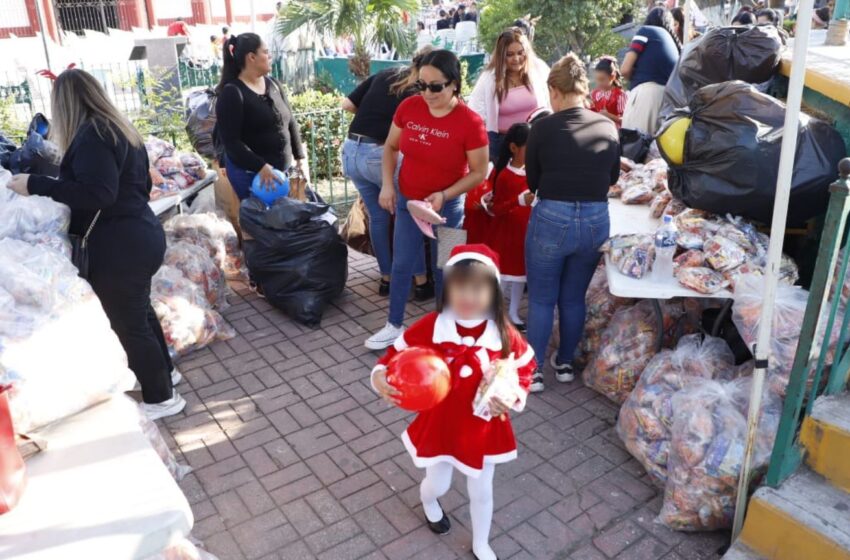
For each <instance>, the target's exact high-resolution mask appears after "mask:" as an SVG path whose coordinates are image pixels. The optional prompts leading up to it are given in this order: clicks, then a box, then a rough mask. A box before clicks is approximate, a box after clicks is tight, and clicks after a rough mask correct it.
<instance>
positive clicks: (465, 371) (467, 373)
mask: <svg viewBox="0 0 850 560" xmlns="http://www.w3.org/2000/svg"><path fill="white" fill-rule="evenodd" d="M458 375H460V376H461V377H463V378H464V379H466V378H467V377H469V376H470V375H472V368H471V367H469V366H463V367H462V368H460V371H459V372H458Z"/></svg>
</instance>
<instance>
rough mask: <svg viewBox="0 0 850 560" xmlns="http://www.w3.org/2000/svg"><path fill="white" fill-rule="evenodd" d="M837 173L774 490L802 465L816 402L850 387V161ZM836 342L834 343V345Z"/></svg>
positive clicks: (777, 452)
mask: <svg viewBox="0 0 850 560" xmlns="http://www.w3.org/2000/svg"><path fill="white" fill-rule="evenodd" d="M839 172H840V175H841V178H840V179H839V180H838V181H836V182H835V183H833V184H832V185H831V186H830V198H829V206H828V208H827V212H826V219H825V223H824V228H823V233H822V236H821V241H820V247H819V249H818V257H817V262H816V264H815V270H814V276H813V278H812V284H811V288H810V290H809V299H808V303H807V306H806V314H805V316H804V320H803V327H802V331H801V333H800V342H799V344H798V345H797V352H796V354H795V355H794V364H793V366H792V369H791V377H790V380H789V382H788V388H787V392H786V395H785V404H784V408H783V411H782V418H781V420H780V422H779V429H778V431H777V434H776V443H775V445H774V448H773V455H772V456H771V459H770V466H769V468H768V472H767V479H766V483H767V484H768V485H770V486H778V485H779V484H780V483H781V482H782V481H783V480H785V479H786V478H787V477H788V476H790V475H791V474H792V473H793V472H794V471H795V470H796V469H797V467H798V466H799V465H800V462H801V461H802V457H803V454H802V448H801V446H800V443H799V429H800V426H801V424H802V421H803V420H804V419H805V417H806V416H808V415H810V414H811V412H812V406H814V403H815V400H816V399H817V398H818V397H819V396H820V395H834V394H836V393H839V392H842V391H844V390H846V388H847V379H848V373H849V372H850V349H848V342H850V312H848V311H846V310H845V309H844V308H845V304H846V303H847V301H846V300H847V297H846V296H845V295H844V294H843V293H842V292H843V290H844V288H845V280H846V279H847V272H848V265H850V250H847V249H848V248H847V246H846V230H847V218H848V214H850V158H845V159H843V160H842V161H841V163H840V164H839ZM842 248H844V250H843V251H842ZM848 295H850V294H848ZM836 339H837V342H836V344H835V345H833V344H831V341H833V340H836Z"/></svg>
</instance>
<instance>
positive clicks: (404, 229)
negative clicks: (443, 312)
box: [388, 193, 464, 327]
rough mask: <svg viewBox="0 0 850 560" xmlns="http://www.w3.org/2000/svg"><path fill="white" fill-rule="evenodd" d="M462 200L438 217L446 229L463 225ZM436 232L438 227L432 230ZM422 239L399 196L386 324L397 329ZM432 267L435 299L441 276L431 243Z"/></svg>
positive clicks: (450, 203)
mask: <svg viewBox="0 0 850 560" xmlns="http://www.w3.org/2000/svg"><path fill="white" fill-rule="evenodd" d="M463 201H464V196H460V197H458V198H456V199H454V200H449V201H447V202H446V203H445V204H444V205H443V208H442V210H440V214H442V216H443V217H444V218H446V224H445V225H446V226H447V227H453V228H459V227H461V225H463ZM434 229H435V230H437V229H438V227H435V228H434ZM424 239H425V236H424V234H423V233H422V231H420V229H419V227H418V226H417V225H416V223H415V222H414V221H413V217H412V216H411V215H410V212H408V211H407V198H405V196H404V195H403V194H401V193H398V204H397V206H396V213H395V231H394V232H393V272H392V277H391V278H390V316H389V319H388V322H389V323H390V324H392V325H395V326H397V327H400V326H401V325H402V324H403V323H404V308H405V306H406V305H407V298H408V296H409V295H410V277H411V276H412V275H413V272H414V268H415V267H416V262H417V259H418V255H419V252H420V251H421V250H422V246H423V244H424ZM431 265H432V270H433V271H434V291H435V293H436V296H437V299H438V300H439V298H440V297H441V296H442V292H443V272H442V271H441V270H438V269H437V242H436V240H432V241H431Z"/></svg>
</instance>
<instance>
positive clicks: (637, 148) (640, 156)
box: [619, 128, 652, 163]
mask: <svg viewBox="0 0 850 560" xmlns="http://www.w3.org/2000/svg"><path fill="white" fill-rule="evenodd" d="M619 132H620V155H622V156H623V157H624V158H627V159H630V160H632V161H633V162H635V163H643V162H644V161H646V155H647V154H648V153H649V146H650V145H651V144H652V136H650V135H649V134H647V133H646V132H644V131H642V130H636V129H634V128H621V129H620V131H619Z"/></svg>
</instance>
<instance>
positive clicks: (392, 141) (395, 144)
mask: <svg viewBox="0 0 850 560" xmlns="http://www.w3.org/2000/svg"><path fill="white" fill-rule="evenodd" d="M400 143H401V128H399V127H398V125H397V124H396V123H393V124H392V125H390V132H389V134H388V135H387V140H386V142H384V155H383V159H382V161H381V173H382V176H383V181H382V183H381V193H380V195H379V196H378V203H379V204H380V205H381V208H383V209H384V210H386V211H387V212H389V213H390V214H395V205H396V192H395V169H396V166H397V165H398V152H399V146H400Z"/></svg>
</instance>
